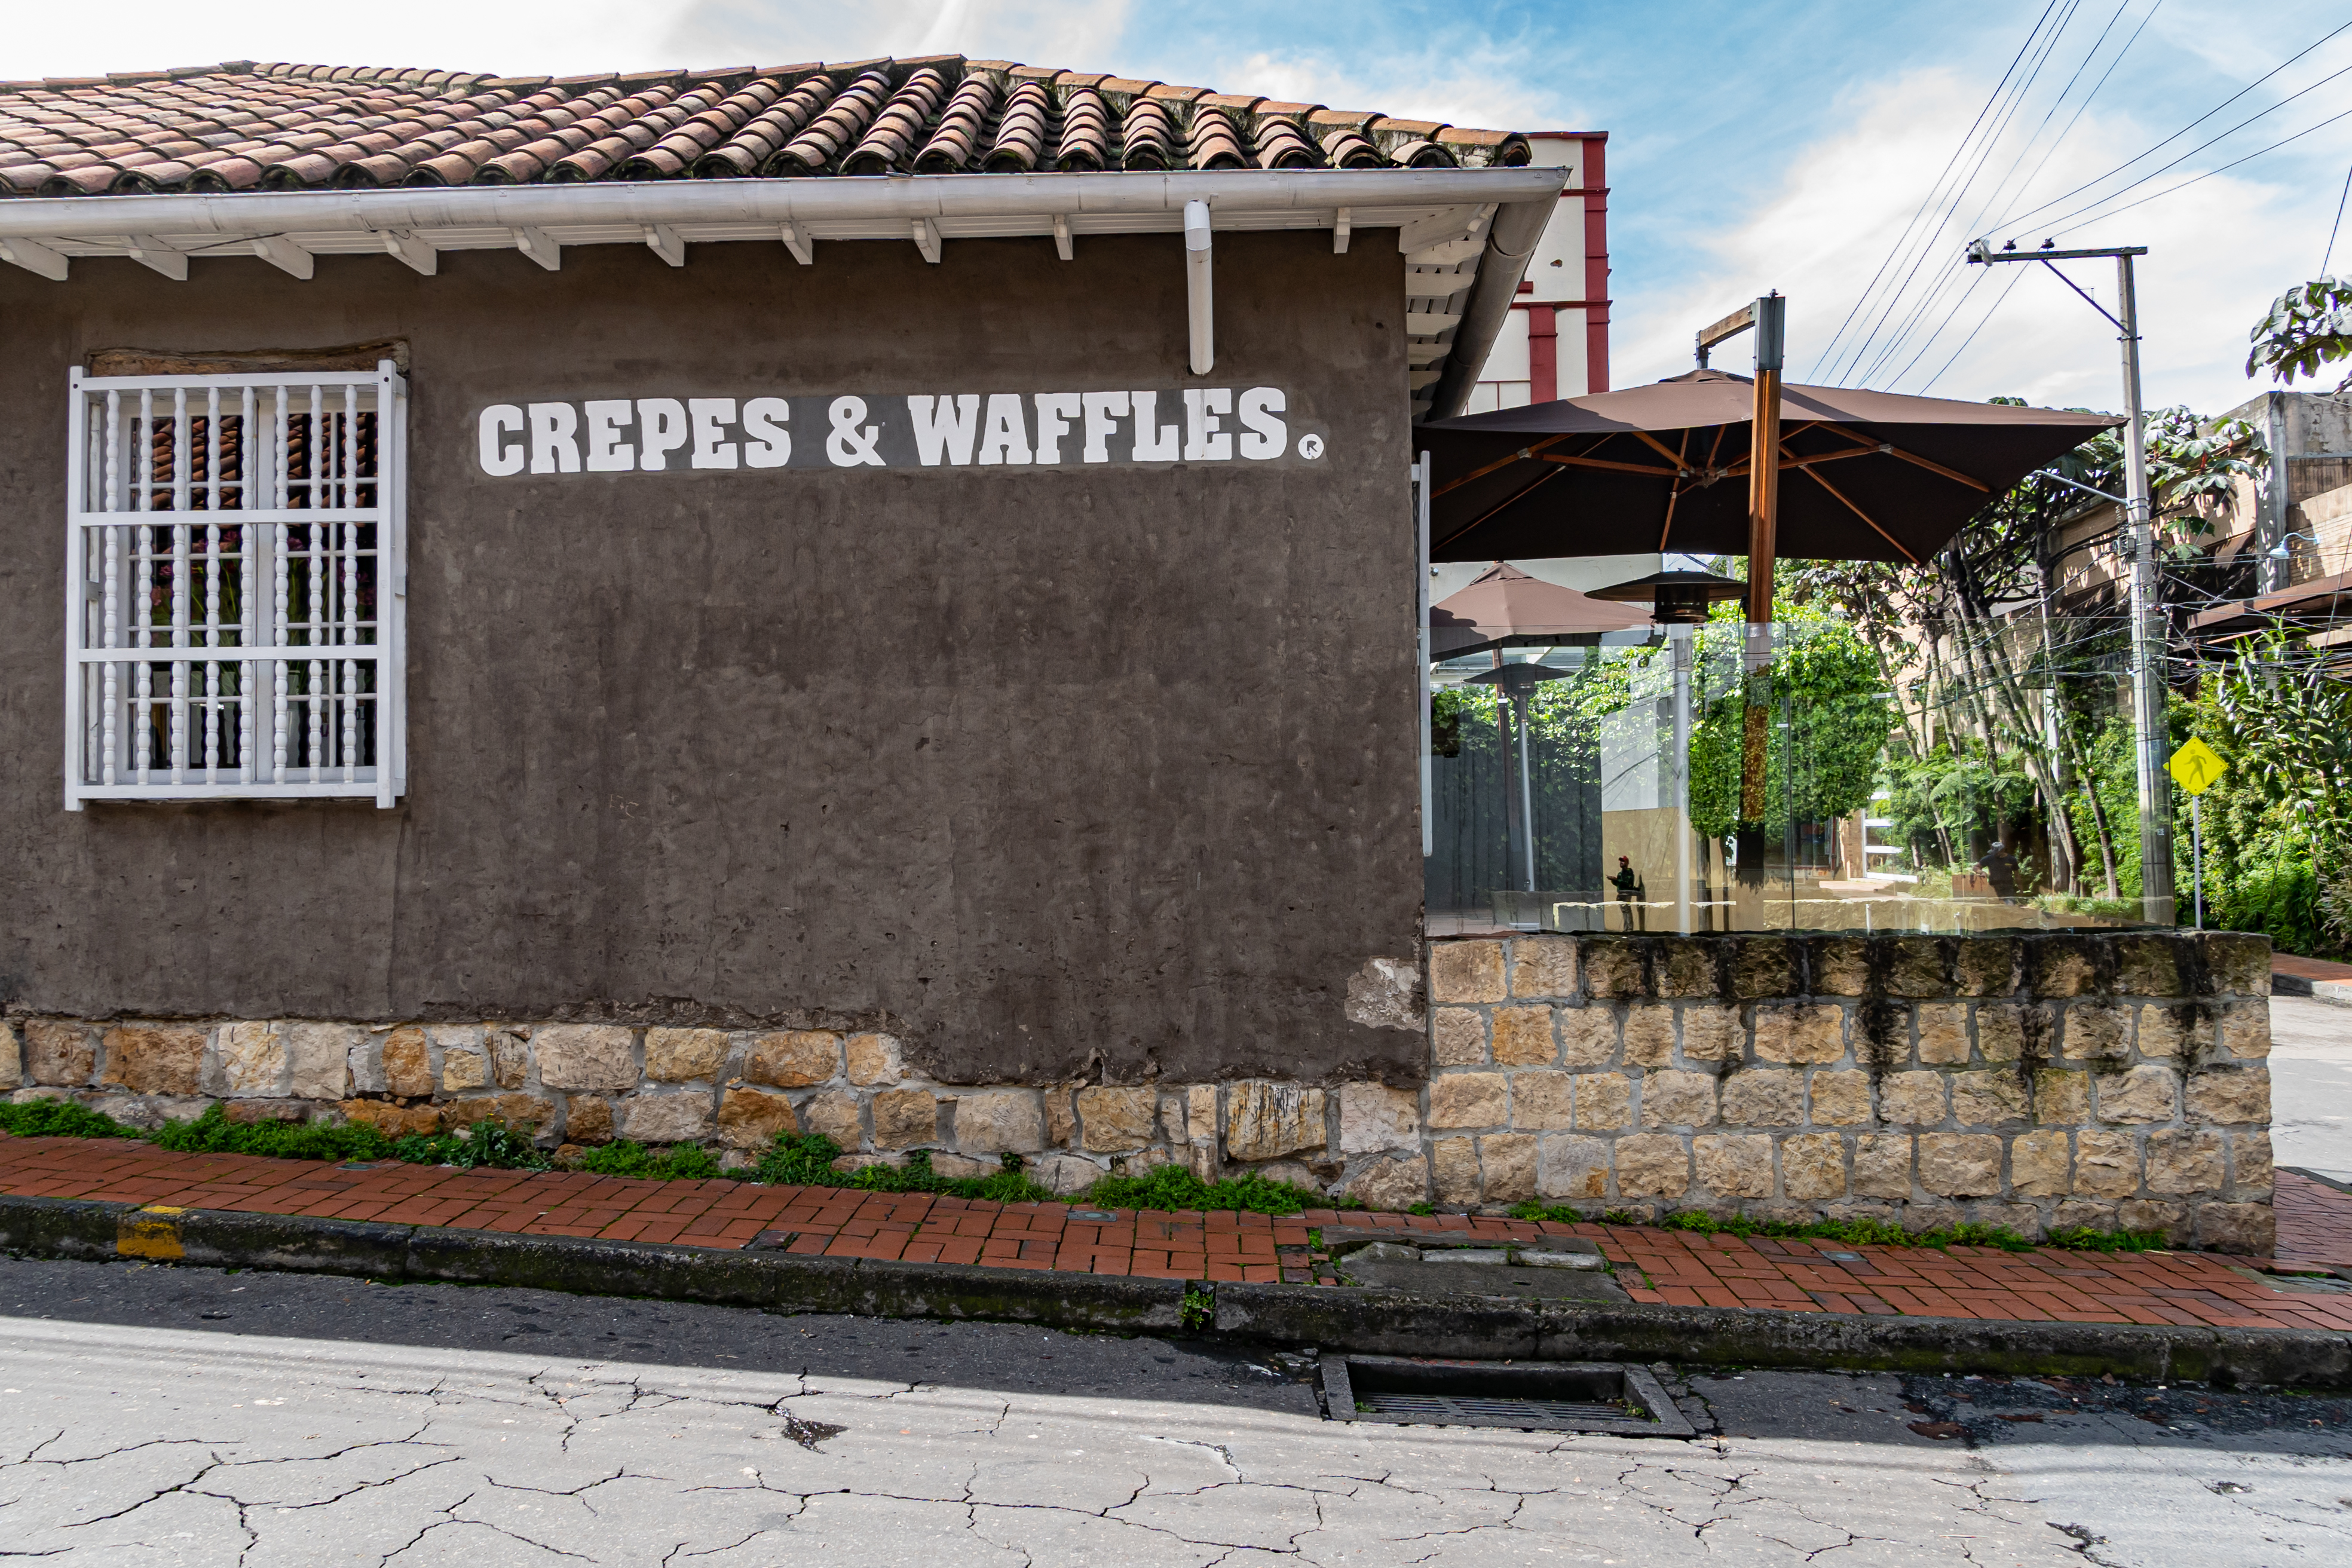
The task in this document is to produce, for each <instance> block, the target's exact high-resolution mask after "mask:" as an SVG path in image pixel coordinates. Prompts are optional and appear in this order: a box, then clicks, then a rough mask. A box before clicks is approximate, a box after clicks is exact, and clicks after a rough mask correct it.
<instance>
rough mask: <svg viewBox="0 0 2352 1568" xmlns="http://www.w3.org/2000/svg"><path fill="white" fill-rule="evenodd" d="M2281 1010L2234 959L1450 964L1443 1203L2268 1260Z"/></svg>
mask: <svg viewBox="0 0 2352 1568" xmlns="http://www.w3.org/2000/svg"><path fill="white" fill-rule="evenodd" d="M2269 991H2270V948H2269V943H2268V942H2266V941H2264V940H2263V939H2262V938H2260V937H2244V936H2235V935H2221V934H2210V933H2208V934H2194V933H2178V934H2176V933H2156V934H2123V933H2105V932H2099V933H2090V932H2067V933H2051V934H2035V935H2030V936H2024V937H2017V938H2011V937H1990V936H1978V937H1966V938H1950V937H1880V938H1860V939H1853V938H1833V937H1815V938H1795V937H1781V936H1770V935H1754V936H1720V937H1683V938H1676V937H1581V938H1571V937H1547V936H1523V937H1517V938H1514V939H1511V940H1507V941H1475V940H1473V941H1454V942H1439V943H1437V944H1435V945H1434V947H1433V949H1432V952H1431V958H1430V999H1431V1003H1432V1012H1431V1029H1430V1037H1431V1050H1432V1058H1433V1074H1432V1077H1431V1079H1430V1084H1429V1090H1428V1097H1427V1098H1428V1125H1429V1134H1428V1145H1429V1152H1430V1163H1431V1173H1432V1178H1433V1183H1434V1186H1435V1189H1436V1193H1437V1195H1438V1197H1439V1199H1440V1200H1441V1201H1444V1202H1446V1203H1450V1204H1456V1205H1461V1204H1470V1203H1479V1202H1484V1203H1492V1202H1495V1201H1496V1200H1497V1199H1513V1198H1520V1197H1525V1196H1528V1195H1529V1194H1539V1195H1541V1196H1544V1197H1547V1198H1556V1199H1559V1200H1562V1201H1565V1202H1568V1203H1570V1204H1573V1205H1577V1206H1579V1207H1580V1208H1588V1209H1608V1208H1622V1209H1627V1210H1631V1211H1633V1212H1634V1213H1636V1214H1643V1215H1649V1214H1654V1213H1657V1212H1662V1211H1670V1210H1674V1209H1679V1208H1700V1209H1706V1210H1710V1211H1715V1212H1717V1213H1722V1212H1727V1211H1738V1212H1742V1213H1747V1214H1749V1215H1756V1216H1759V1217H1764V1216H1778V1217H1787V1218H1798V1219H1801V1218H1812V1217H1816V1216H1821V1217H1832V1218H1834V1217H1843V1216H1849V1215H1879V1216H1884V1217H1888V1218H1893V1219H1898V1220H1900V1221H1901V1222H1902V1223H1904V1224H1906V1225H1908V1226H1911V1227H1913V1228H1915V1229H1927V1228H1931V1227H1933V1226H1937V1225H1942V1224H1948V1223H1950V1222H1953V1221H1957V1220H1960V1219H1977V1220H1985V1221H1991V1222H1995V1223H1999V1224H2003V1225H2008V1226H2013V1227H2014V1228H2016V1229H2017V1230H2018V1231H2020V1232H2021V1233H2022V1234H2024V1235H2026V1236H2028V1237H2035V1236H2039V1235H2041V1234H2042V1233H2043V1232H2044V1231H2045V1230H2049V1229H2055V1228H2071V1227H2073V1226H2095V1227H2097V1228H2100V1229H2108V1228H2116V1227H2121V1228H2126V1229H2134V1230H2158V1231H2162V1232H2164V1233H2165V1234H2166V1235H2167V1236H2168V1237H2171V1238H2173V1239H2174V1240H2176V1241H2179V1242H2189V1241H2192V1240H2193V1241H2194V1242H2196V1243H2198V1244H2200V1245H2203V1246H2209V1247H2220V1248H2222V1249H2225V1250H2231V1251H2251V1252H2268V1251H2269V1250H2270V1248H2271V1246H2272V1240H2273V1222H2272V1215H2271V1209H2270V1202H2271V1147H2270V1131H2269V1123H2270V1070H2269V1066H2268V1063H2267V1061H2266V1060H2265V1058H2267V1057H2268V1055H2269V1053H2270V1005H2269V1000H2268V997H2269Z"/></svg>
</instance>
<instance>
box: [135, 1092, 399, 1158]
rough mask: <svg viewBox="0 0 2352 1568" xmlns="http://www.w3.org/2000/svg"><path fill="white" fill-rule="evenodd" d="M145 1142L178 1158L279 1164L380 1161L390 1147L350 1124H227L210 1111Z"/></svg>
mask: <svg viewBox="0 0 2352 1568" xmlns="http://www.w3.org/2000/svg"><path fill="white" fill-rule="evenodd" d="M146 1137H147V1141H148V1142H151V1143H152V1144H154V1145H155V1146H156V1147H157V1148H159V1149H172V1150H175V1151H177V1152H180V1153H183V1154H266V1155H268V1156H271V1157H272V1158H275V1159H280V1160H383V1159H390V1158H394V1146H393V1142H392V1140H391V1139H389V1138H386V1137H385V1136H384V1135H383V1133H382V1132H380V1131H377V1130H376V1129H374V1128H373V1127H370V1126H369V1125H367V1124H366V1123H365V1122H360V1121H355V1122H352V1123H349V1124H347V1125H345V1126H341V1127H330V1126H328V1125H326V1124H325V1123H323V1122H317V1121H230V1120H229V1119H228V1112H227V1111H226V1110H222V1109H221V1108H220V1107H219V1106H217V1105H215V1106H213V1107H211V1108H209V1109H208V1110H205V1113H204V1114H203V1115H202V1116H199V1117H197V1118H196V1119H195V1120H194V1121H166V1122H165V1123H163V1126H162V1127H161V1128H159V1129H157V1130H156V1131H152V1132H150V1133H148V1134H146Z"/></svg>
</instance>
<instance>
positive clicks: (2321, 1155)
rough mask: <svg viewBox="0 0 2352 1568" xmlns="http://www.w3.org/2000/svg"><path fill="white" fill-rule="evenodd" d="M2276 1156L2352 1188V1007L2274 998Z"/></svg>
mask: <svg viewBox="0 0 2352 1568" xmlns="http://www.w3.org/2000/svg"><path fill="white" fill-rule="evenodd" d="M2271 1115H2272V1117H2273V1122H2272V1127H2271V1152H2272V1158H2273V1159H2274V1160H2276V1161H2277V1162H2278V1163H2280V1164H2282V1165H2293V1166H2294V1167H2296V1168H2297V1169H2300V1170H2305V1171H2316V1172H2318V1173H2320V1174H2321V1175H2323V1176H2333V1177H2334V1178H2335V1179H2336V1180H2337V1181H2339V1182H2352V1007H2347V1006H2345V1005H2342V1004H2340V1003H2335V1002H2318V1001H2314V1000H2313V999H2311V998H2310V997H2307V996H2273V997H2272V998H2271Z"/></svg>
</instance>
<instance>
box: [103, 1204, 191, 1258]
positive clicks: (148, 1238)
mask: <svg viewBox="0 0 2352 1568" xmlns="http://www.w3.org/2000/svg"><path fill="white" fill-rule="evenodd" d="M186 1212H187V1211H186V1210H185V1209H175V1208H165V1207H163V1206H162V1205H157V1206H155V1207H152V1208H143V1209H133V1210H132V1211H131V1212H130V1213H128V1214H126V1215H123V1216H122V1217H121V1219H120V1220H118V1221H117V1222H116V1223H115V1228H114V1250H115V1252H116V1254H117V1255H119V1256H121V1257H123V1258H185V1257H186V1256H187V1252H186V1250H185V1249H184V1247H181V1246H180V1216H181V1215H183V1214H185V1213H186Z"/></svg>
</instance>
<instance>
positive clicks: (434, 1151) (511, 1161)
mask: <svg viewBox="0 0 2352 1568" xmlns="http://www.w3.org/2000/svg"><path fill="white" fill-rule="evenodd" d="M531 1134H532V1130H531V1129H530V1127H525V1128H523V1129H522V1131H519V1132H518V1131H514V1130H513V1129H511V1128H509V1126H508V1125H507V1124H506V1123H505V1122H503V1121H499V1120H498V1119H497V1118H496V1117H492V1118H490V1119H489V1120H488V1121H477V1122H475V1123H474V1124H473V1125H472V1126H471V1127H468V1128H467V1129H466V1131H463V1132H462V1133H460V1132H436V1133H434V1134H433V1135H432V1136H430V1137H427V1136H425V1134H424V1133H422V1132H412V1133H410V1134H409V1135H408V1136H407V1137H405V1138H402V1139H398V1140H396V1141H394V1143H393V1145H392V1157H393V1158H394V1159H395V1160H405V1161H406V1162H408V1163H410V1164H412V1165H457V1166H460V1167H462V1168H463V1169H466V1170H468V1171H470V1170H472V1169H473V1168H474V1167H475V1166H477V1165H488V1166H492V1167H494V1168H496V1169H498V1170H501V1171H544V1170H546V1169H547V1168H548V1167H549V1166H550V1165H551V1164H553V1163H554V1162H553V1161H551V1160H550V1159H549V1158H548V1157H547V1155H546V1154H545V1153H544V1152H541V1150H540V1148H539V1147H538V1145H536V1144H534V1143H533V1142H531ZM697 1152H700V1151H697ZM703 1158H704V1159H705V1160H709V1159H710V1156H709V1155H708V1154H704V1155H703ZM710 1173H711V1174H712V1175H717V1174H718V1173H719V1170H718V1163H717V1162H716V1161H712V1162H711V1170H710Z"/></svg>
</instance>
